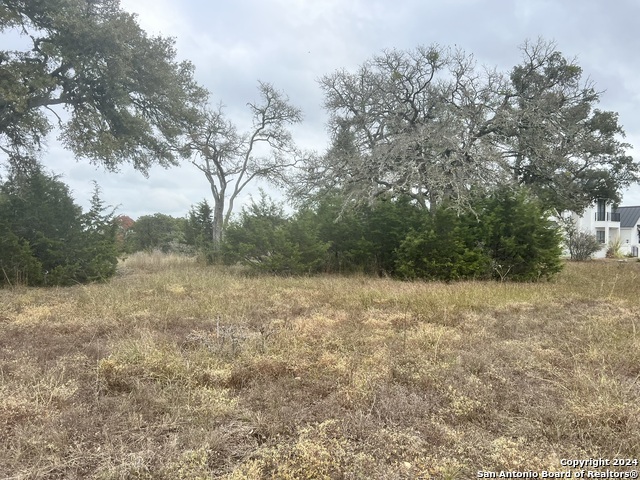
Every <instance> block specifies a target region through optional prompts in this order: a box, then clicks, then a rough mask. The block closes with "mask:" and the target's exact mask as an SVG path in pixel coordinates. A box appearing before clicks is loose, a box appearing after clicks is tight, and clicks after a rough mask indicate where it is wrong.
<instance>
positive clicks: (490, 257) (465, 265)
mask: <svg viewBox="0 0 640 480" xmlns="http://www.w3.org/2000/svg"><path fill="white" fill-rule="evenodd" d="M474 209H475V210H476V212H477V214H475V215H474V214H469V213H466V214H463V215H461V216H457V215H455V214H454V213H453V212H452V211H451V210H447V209H446V207H440V208H439V209H436V210H435V211H434V212H433V215H432V217H431V218H429V219H427V220H426V221H425V224H424V226H423V228H422V229H421V230H420V231H415V232H412V233H410V234H409V235H408V236H407V237H406V239H405V240H404V242H403V243H402V245H401V246H400V248H399V251H398V273H399V274H400V275H402V276H404V277H406V278H426V279H431V280H445V281H450V280H459V279H470V278H495V279H499V280H506V279H509V280H515V281H533V280H539V279H548V278H550V277H552V276H553V275H554V274H556V273H558V272H559V271H560V269H561V268H562V263H561V260H560V255H561V253H562V252H561V248H560V235H559V231H558V228H557V227H556V226H555V224H553V222H551V221H549V220H548V219H547V217H546V215H545V212H544V211H543V210H542V209H541V208H540V206H539V204H538V203H537V202H535V201H533V200H531V199H530V197H528V196H527V195H526V193H525V192H523V191H521V192H515V193H514V192H511V191H509V190H507V189H504V190H500V191H498V192H496V193H495V194H493V195H492V196H490V197H488V198H486V199H484V200H482V201H479V202H476V203H475V205H474Z"/></svg>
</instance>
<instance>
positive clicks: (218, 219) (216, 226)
mask: <svg viewBox="0 0 640 480" xmlns="http://www.w3.org/2000/svg"><path fill="white" fill-rule="evenodd" d="M223 234H224V199H219V200H217V201H216V202H214V205H213V250H214V252H215V253H216V254H218V253H219V252H220V246H221V245H222V237H223Z"/></svg>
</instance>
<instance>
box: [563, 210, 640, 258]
mask: <svg viewBox="0 0 640 480" xmlns="http://www.w3.org/2000/svg"><path fill="white" fill-rule="evenodd" d="M571 218H572V219H573V221H574V222H575V225H576V227H577V228H578V230H582V231H585V232H589V233H591V234H593V235H595V236H596V239H597V240H598V242H599V243H601V244H602V248H601V249H600V250H599V251H598V252H597V253H596V254H595V255H594V257H595V258H604V257H605V255H606V253H607V248H608V246H609V244H611V243H613V242H615V241H617V240H620V243H621V246H620V251H621V253H622V254H623V255H629V254H631V255H633V256H634V257H637V256H638V251H639V249H640V206H638V207H618V208H613V206H612V204H611V203H609V202H607V201H606V200H598V201H597V202H596V203H595V205H593V206H591V207H589V208H587V209H585V211H584V212H583V214H582V215H577V214H572V216H571Z"/></svg>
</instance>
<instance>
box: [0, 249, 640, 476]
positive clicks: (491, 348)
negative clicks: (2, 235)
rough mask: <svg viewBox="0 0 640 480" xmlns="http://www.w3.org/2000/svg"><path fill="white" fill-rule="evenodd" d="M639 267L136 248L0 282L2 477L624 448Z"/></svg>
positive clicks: (373, 470)
mask: <svg viewBox="0 0 640 480" xmlns="http://www.w3.org/2000/svg"><path fill="white" fill-rule="evenodd" d="M639 286H640V263H636V262H631V261H629V262H626V263H619V262H611V263H607V262H591V263H584V264H568V265H567V266H566V268H565V270H564V272H563V273H562V274H561V275H560V276H559V277H558V278H557V279H556V280H555V281H553V282H550V283H540V284H511V283H502V284H501V283H474V282H468V283H456V284H449V285H447V284H440V283H418V282H416V283H407V282H400V281H396V280H390V279H380V278H369V277H358V276H355V277H334V276H326V277H323V276H320V277H310V278H278V277H268V276H250V275H246V274H243V273H242V272H238V271H229V270H225V269H216V268H211V267H205V266H200V265H198V264H196V263H194V262H193V261H190V260H188V259H184V258H182V259H181V258H178V257H164V256H157V255H156V256H143V255H139V256H134V257H131V258H129V259H128V260H127V261H126V262H124V264H123V265H122V266H121V269H120V272H119V274H118V276H117V277H116V278H114V279H113V280H112V281H110V282H109V283H107V284H94V285H88V286H77V287H72V288H57V289H38V288H15V289H5V290H0V438H1V439H2V441H1V442H0V478H7V479H53V478H65V479H73V478H77V479H81V478H82V479H84V478H90V479H105V480H106V479H129V478H131V479H210V478H220V479H243V478H248V479H259V478H277V479H402V478H406V479H409V478H411V479H414V478H421V479H469V478H476V476H477V475H478V474H477V472H478V471H500V470H505V471H512V470H518V471H536V472H541V471H542V470H551V471H561V470H566V468H563V467H561V465H560V460H561V459H563V458H567V459H587V458H618V457H624V458H640V295H638V293H639ZM613 470H615V469H613Z"/></svg>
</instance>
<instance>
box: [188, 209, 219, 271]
mask: <svg viewBox="0 0 640 480" xmlns="http://www.w3.org/2000/svg"><path fill="white" fill-rule="evenodd" d="M184 238H185V243H186V244H187V245H191V246H193V247H194V248H195V249H197V251H198V252H200V254H201V255H203V257H204V259H205V261H206V262H207V263H213V262H214V261H215V249H214V241H213V210H212V208H211V206H210V205H209V203H208V202H207V201H206V200H203V201H202V202H200V203H198V204H197V205H196V206H195V207H191V209H190V210H189V215H188V216H187V220H186V222H185V224H184Z"/></svg>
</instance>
